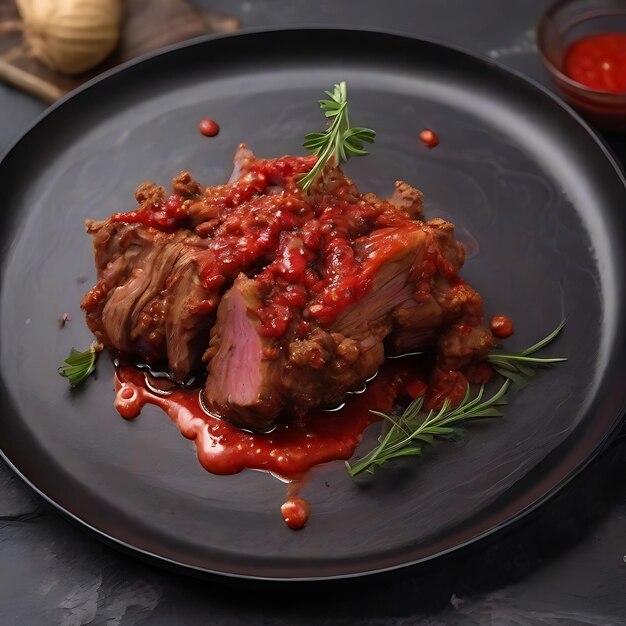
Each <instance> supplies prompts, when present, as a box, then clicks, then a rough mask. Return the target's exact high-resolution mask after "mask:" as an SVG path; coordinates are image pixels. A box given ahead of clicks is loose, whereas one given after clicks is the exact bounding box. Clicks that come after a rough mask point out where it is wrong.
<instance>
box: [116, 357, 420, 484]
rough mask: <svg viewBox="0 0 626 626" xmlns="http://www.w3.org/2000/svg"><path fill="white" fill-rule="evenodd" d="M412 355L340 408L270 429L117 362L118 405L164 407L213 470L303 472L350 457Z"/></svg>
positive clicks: (392, 395) (129, 413) (125, 409)
mask: <svg viewBox="0 0 626 626" xmlns="http://www.w3.org/2000/svg"><path fill="white" fill-rule="evenodd" d="M411 362H412V359H411V358H406V359H400V360H398V361H393V362H390V364H389V365H388V366H386V367H384V368H383V369H382V370H381V372H380V373H379V374H378V376H377V377H376V378H375V379H374V380H373V381H372V382H371V383H370V384H369V385H368V388H367V390H366V391H365V392H364V393H362V394H360V395H351V396H349V397H348V399H347V401H346V406H345V407H344V408H343V409H342V410H340V411H336V412H328V411H322V410H319V409H318V410H313V411H310V412H309V413H308V414H307V415H306V416H305V417H304V418H303V419H302V420H298V421H296V422H295V423H290V424H287V423H283V424H280V425H278V426H277V427H276V429H275V430H273V431H272V432H271V433H252V432H248V431H245V430H241V429H239V428H237V427H236V426H233V425H232V424H230V423H229V422H227V421H225V420H222V419H219V418H217V417H213V416H211V415H209V414H207V413H206V412H205V411H204V409H203V408H202V405H201V401H200V394H199V391H198V390H197V389H195V390H182V389H177V390H175V391H173V392H172V393H170V394H169V395H161V394H159V393H156V392H154V391H151V390H150V389H149V388H148V387H147V386H146V382H145V377H144V374H143V373H141V372H140V371H138V370H136V369H135V368H133V367H130V366H122V367H120V368H118V370H117V374H116V380H115V385H116V389H117V396H116V399H115V407H116V408H117V410H118V411H119V413H120V415H122V417H124V418H125V419H132V418H134V417H137V415H139V413H140V411H141V407H142V406H143V405H144V404H154V405H156V406H158V407H160V408H161V409H163V410H164V411H165V412H166V413H167V414H168V415H169V417H170V419H172V421H173V422H174V423H175V424H176V425H177V426H178V428H179V430H180V432H181V434H182V435H183V436H185V437H187V438H188V439H191V440H193V441H194V443H195V445H196V449H197V453H198V460H199V461H200V463H201V465H202V466H203V467H204V468H205V469H206V470H208V471H209V472H211V473H213V474H235V473H237V472H240V471H241V470H243V469H245V468H250V469H260V470H267V471H270V472H273V473H275V474H278V475H280V476H284V477H293V476H298V477H299V476H301V475H302V473H303V472H306V471H307V470H309V469H310V468H311V467H313V466H315V465H319V464H320V463H326V462H329V461H335V460H340V459H348V458H350V457H351V456H352V455H353V454H354V451H355V450H356V447H357V445H358V444H359V441H360V440H361V435H362V433H363V431H364V430H365V428H367V426H369V425H370V424H372V423H373V422H375V421H377V420H378V419H379V418H378V417H377V416H376V415H373V414H372V413H371V412H370V409H376V410H379V411H389V410H391V408H392V407H393V404H394V401H395V399H396V397H397V395H398V393H399V391H400V390H401V389H402V387H403V385H404V384H405V382H406V381H407V380H409V379H410V377H411V370H412V369H413V370H414V369H415V366H414V365H413V367H411Z"/></svg>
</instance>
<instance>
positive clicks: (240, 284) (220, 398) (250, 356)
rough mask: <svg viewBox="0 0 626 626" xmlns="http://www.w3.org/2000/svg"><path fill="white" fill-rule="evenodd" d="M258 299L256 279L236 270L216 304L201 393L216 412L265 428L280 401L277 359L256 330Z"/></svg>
mask: <svg viewBox="0 0 626 626" xmlns="http://www.w3.org/2000/svg"><path fill="white" fill-rule="evenodd" d="M260 304H261V303H260V300H259V297H258V290H257V285H256V283H255V281H254V280H251V279H249V278H246V276H245V275H243V274H240V275H239V276H238V277H237V279H236V280H235V282H234V284H233V286H232V287H231V288H230V289H229V290H228V292H227V293H226V294H225V295H224V297H223V298H222V301H221V302H220V305H219V307H218V310H217V319H216V323H215V325H214V326H213V329H212V331H211V343H210V348H209V350H210V354H209V356H210V357H211V358H210V363H209V376H208V378H207V381H206V385H205V387H204V392H203V398H204V402H205V404H206V406H207V407H208V408H209V410H211V411H213V412H215V413H216V414H218V415H221V416H223V417H227V418H228V419H229V420H231V421H233V422H234V423H236V424H239V425H241V426H243V427H245V428H251V429H253V430H258V431H264V430H267V429H268V428H270V427H271V426H272V424H273V422H274V419H275V418H276V416H277V415H278V414H279V412H280V410H281V408H282V406H283V402H282V398H281V396H280V389H279V385H277V383H279V378H278V377H277V376H276V373H275V372H280V370H281V367H280V365H281V364H282V359H281V357H280V354H275V353H273V352H272V351H271V348H272V342H271V340H269V339H268V338H264V337H263V336H262V335H261V334H260V333H259V321H258V319H257V318H256V316H255V315H254V314H253V313H252V312H251V311H253V310H255V309H257V308H258V307H259V306H260ZM277 360H278V362H277Z"/></svg>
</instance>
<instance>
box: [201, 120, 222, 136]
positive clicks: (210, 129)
mask: <svg viewBox="0 0 626 626" xmlns="http://www.w3.org/2000/svg"><path fill="white" fill-rule="evenodd" d="M198 129H199V130H200V132H201V133H202V134H203V135H204V136H205V137H215V135H217V133H219V132H220V127H219V126H218V125H217V122H216V121H215V120H210V119H209V118H205V119H203V120H201V121H200V123H199V124H198Z"/></svg>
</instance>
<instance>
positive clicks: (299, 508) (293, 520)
mask: <svg viewBox="0 0 626 626" xmlns="http://www.w3.org/2000/svg"><path fill="white" fill-rule="evenodd" d="M280 512H281V513H282V516H283V519H284V520H285V524H287V526H289V528H292V529H293V530H299V529H300V528H302V527H303V526H304V525H305V524H306V523H307V521H308V519H309V514H310V513H311V505H310V504H309V503H308V502H307V501H306V500H304V499H303V498H289V499H288V500H287V501H286V502H285V503H284V504H283V505H282V506H281V507H280Z"/></svg>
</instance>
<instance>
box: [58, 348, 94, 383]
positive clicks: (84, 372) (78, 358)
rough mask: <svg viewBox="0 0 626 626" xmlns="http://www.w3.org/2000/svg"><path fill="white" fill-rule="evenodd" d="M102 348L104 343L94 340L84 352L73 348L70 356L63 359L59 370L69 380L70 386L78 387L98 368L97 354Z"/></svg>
mask: <svg viewBox="0 0 626 626" xmlns="http://www.w3.org/2000/svg"><path fill="white" fill-rule="evenodd" d="M101 350H102V345H101V344H100V343H98V342H97V341H93V342H92V344H91V345H90V346H89V348H87V350H85V351H84V352H79V351H78V350H76V349H75V348H72V349H71V350H70V354H69V356H68V357H67V358H66V359H65V361H63V363H64V365H61V366H60V367H59V368H58V370H57V371H58V372H59V374H61V376H65V378H67V379H68V380H69V382H70V387H76V386H77V385H80V384H81V383H82V382H83V381H84V380H85V379H86V378H87V376H89V374H91V372H93V371H94V370H95V369H96V356H97V355H98V352H100V351H101Z"/></svg>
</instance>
